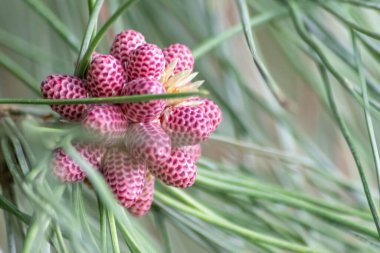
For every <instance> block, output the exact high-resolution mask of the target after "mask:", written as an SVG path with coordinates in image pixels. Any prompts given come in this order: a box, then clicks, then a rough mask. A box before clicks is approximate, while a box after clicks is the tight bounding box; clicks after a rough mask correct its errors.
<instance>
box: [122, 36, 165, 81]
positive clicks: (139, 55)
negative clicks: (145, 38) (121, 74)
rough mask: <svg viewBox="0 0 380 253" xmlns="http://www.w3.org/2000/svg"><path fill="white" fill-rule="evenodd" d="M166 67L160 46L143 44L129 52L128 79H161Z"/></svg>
mask: <svg viewBox="0 0 380 253" xmlns="http://www.w3.org/2000/svg"><path fill="white" fill-rule="evenodd" d="M164 69H165V57H164V54H163V52H162V50H161V48H159V47H158V46H156V45H154V44H149V43H146V44H143V45H141V46H139V47H138V48H136V49H135V50H133V51H132V52H131V53H130V54H129V58H128V63H127V65H126V72H127V77H128V81H132V80H135V79H137V78H140V77H150V78H153V79H159V78H160V77H161V75H162V74H163V72H164Z"/></svg>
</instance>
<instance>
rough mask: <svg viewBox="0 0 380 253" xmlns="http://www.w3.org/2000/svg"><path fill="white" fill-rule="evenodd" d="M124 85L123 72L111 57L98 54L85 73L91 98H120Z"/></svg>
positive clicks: (119, 64)
mask: <svg viewBox="0 0 380 253" xmlns="http://www.w3.org/2000/svg"><path fill="white" fill-rule="evenodd" d="M125 83H126V76H125V71H124V68H123V66H122V65H121V63H120V62H119V60H117V59H116V58H114V57H113V56H112V55H105V54H99V55H96V57H94V58H93V60H92V61H91V64H90V66H89V68H88V71H87V85H88V89H89V91H90V93H91V96H92V97H112V96H120V95H121V91H122V89H123V87H124V85H125Z"/></svg>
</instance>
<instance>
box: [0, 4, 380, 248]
mask: <svg viewBox="0 0 380 253" xmlns="http://www.w3.org/2000/svg"><path fill="white" fill-rule="evenodd" d="M123 2H125V1H121V0H120V1H119V0H105V1H104V4H103V7H102V9H101V11H100V16H99V22H98V23H99V24H98V26H99V27H101V25H102V24H104V22H105V21H106V20H107V19H108V18H109V17H110V16H111V15H112V13H114V12H115V10H116V9H117V8H118V7H119V6H120V4H122V3H123ZM87 4H88V2H87V1H83V0H82V1H78V0H66V1H59V0H56V1H54V0H49V1H47V0H45V1H42V0H18V1H14V0H1V7H0V95H1V97H2V98H12V97H21V98H31V97H35V95H34V94H33V93H32V92H31V91H30V89H28V88H27V86H25V84H24V82H23V81H21V80H20V73H19V72H18V73H16V74H15V73H14V72H15V70H16V69H21V70H22V71H23V73H27V74H28V75H29V76H30V78H29V79H28V80H29V81H30V82H29V83H30V84H31V85H35V86H36V87H38V86H39V82H40V80H42V79H43V78H44V77H45V76H46V75H48V74H51V73H67V74H72V73H73V72H74V68H75V62H76V59H77V55H78V49H79V46H80V41H81V40H82V37H83V35H84V33H85V29H86V26H87V22H88V18H89V12H88V7H87ZM239 6H240V8H239ZM379 9H380V8H379V3H378V2H377V1H374V0H368V1H360V0H358V1H344V0H341V1H340V0H328V1H308V0H298V1H281V0H279V1H276V0H247V1H240V0H239V1H232V0H203V1H202V0H192V1H186V0H179V1H175V0H141V1H138V2H137V3H136V4H134V5H133V6H131V7H130V8H128V10H127V11H126V12H125V13H123V15H122V16H121V17H120V18H119V19H117V20H116V22H115V23H114V25H113V26H111V28H110V29H109V30H108V32H107V34H106V35H105V37H104V38H103V39H102V41H101V43H100V45H99V46H98V47H97V49H96V50H97V51H98V52H101V53H107V52H108V49H109V45H110V44H111V43H112V40H113V37H114V35H115V34H116V33H118V32H120V31H122V30H123V29H135V30H138V31H140V32H142V33H143V34H144V35H145V38H146V40H147V41H148V42H151V43H155V44H157V45H159V46H160V47H162V48H164V47H166V46H168V45H169V44H172V43H177V42H178V43H184V44H187V45H188V46H189V47H190V48H191V49H193V53H194V55H195V57H196V64H195V69H196V71H197V72H199V76H198V79H203V80H205V84H204V89H207V90H209V91H210V97H211V98H212V99H213V100H215V101H217V102H218V104H219V105H220V106H221V108H222V110H223V122H222V124H221V126H220V127H219V129H218V131H217V132H216V133H215V134H214V135H213V137H212V138H211V139H210V140H209V141H208V142H206V143H204V144H203V158H202V159H201V161H200V163H199V164H198V167H199V170H200V171H201V172H200V176H199V178H200V179H199V182H197V183H196V185H195V186H194V187H193V188H192V189H189V190H185V193H184V194H188V195H189V196H191V197H193V198H194V199H196V200H197V201H199V202H201V203H202V205H205V206H207V208H210V209H211V210H213V212H215V213H217V214H218V215H220V216H221V217H223V218H225V219H226V220H228V221H230V222H232V223H233V224H235V225H237V226H240V228H242V227H244V228H246V229H248V230H249V231H254V232H258V233H260V234H262V235H265V236H268V237H270V238H274V239H276V240H281V241H284V242H288V243H290V244H292V245H302V246H304V247H306V248H305V249H304V251H302V249H298V250H297V251H296V248H287V249H286V247H285V249H284V247H282V246H280V244H279V243H271V242H270V241H268V240H266V241H265V240H264V242H263V241H262V240H259V239H252V235H251V234H250V235H251V237H250V236H248V235H247V233H248V232H247V233H246V234H245V233H244V232H242V231H243V230H242V229H240V230H239V229H235V230H234V229H233V228H231V226H227V225H221V226H220V225H218V224H216V223H213V222H209V221H207V219H206V218H205V219H202V218H199V217H197V216H193V215H192V214H189V213H186V212H184V211H183V210H179V209H178V208H177V207H176V206H170V205H169V206H168V209H165V208H163V206H165V203H164V201H163V199H161V198H158V199H157V198H156V199H157V202H156V203H155V207H154V211H152V214H150V215H149V216H148V217H146V218H143V219H141V220H139V221H135V220H133V221H132V223H133V224H134V225H135V226H138V228H139V229H141V230H143V231H145V232H146V233H148V234H149V235H150V237H148V238H149V239H150V238H154V239H153V241H154V242H152V245H153V246H150V247H151V248H154V249H156V250H157V252H168V249H171V252H378V250H379V247H380V246H379V245H380V244H379V236H378V235H377V232H376V229H375V226H374V222H373V220H372V216H376V215H375V214H376V213H377V207H378V205H379V194H378V193H379V182H378V175H379V173H378V171H377V166H376V165H378V164H376V159H377V157H378V154H377V150H376V149H374V146H375V147H376V140H377V139H378V137H377V129H378V127H379V121H378V119H379V116H380V114H379V112H380V110H379V108H380V107H379V106H378V105H379V104H378V103H379V98H380V96H379V95H380V92H379V91H380V86H379V81H378V80H379V77H380V75H379V74H380V73H379V70H378V69H379V68H378V66H379V60H380V48H379V46H378V40H379V39H380V35H378V34H380V31H379V29H380V27H379V26H378V23H379V22H380V17H379V14H378V13H379ZM47 10H48V11H47ZM245 11H248V12H245ZM41 13H42V14H41ZM46 13H47V14H48V15H47V16H46ZM245 14H249V16H247V15H246V16H244V15H245ZM52 17H53V18H52ZM297 18H298V19H297ZM249 19H251V23H249ZM52 20H53V21H52ZM297 22H298V23H297ZM52 23H53V25H52ZM250 25H252V28H253V29H252V32H253V34H252V35H251V34H250V32H249V31H250V29H249V26H250ZM297 25H298V27H297ZM244 28H246V30H245V33H244V31H243V30H244ZM296 28H298V29H296ZM57 29H58V32H57ZM59 31H61V34H60V32H59ZM64 38H65V39H64ZM251 39H252V40H251ZM65 40H66V41H65ZM67 41H70V43H71V45H72V46H70V43H67ZM353 42H356V43H357V44H358V46H357V48H355V44H354V45H353ZM249 46H250V47H249ZM75 48H76V49H75ZM249 48H251V50H250V49H249ZM359 52H360V54H359ZM253 59H254V60H255V61H254V60H253ZM9 60H10V61H11V64H10V61H9ZM15 64H16V65H17V66H16V67H15ZM9 70H11V71H9ZM259 70H261V71H259ZM12 71H13V73H12ZM262 73H264V76H263V75H262ZM324 73H327V76H328V78H329V80H330V82H329V83H328V82H327V83H326V79H323V77H324ZM360 74H362V76H361V75H360ZM21 76H22V75H21ZM23 76H25V75H23ZM17 77H18V78H17ZM324 81H325V82H324ZM367 86H368V88H367V89H368V93H367V91H365V90H364V94H367V95H368V99H369V100H370V102H369V103H370V105H367V109H368V110H367V112H365V111H364V110H363V108H365V106H363V104H365V103H366V102H365V100H363V97H362V94H363V87H367ZM327 87H331V88H332V89H333V99H334V101H335V103H336V105H337V106H338V110H339V111H338V112H336V111H334V110H333V106H331V101H329V100H328V99H329V96H328V95H329V91H328V89H327ZM3 106H4V105H3ZM16 108H20V110H21V111H25V113H26V114H28V113H31V114H32V115H33V113H36V112H37V113H36V114H37V115H41V114H48V113H49V112H50V109H49V107H48V106H32V105H26V106H20V107H16ZM2 109H3V110H4V111H5V110H7V107H2ZM29 109H31V110H32V112H30V111H28V110H29ZM337 113H338V114H337ZM365 113H367V118H366V117H365ZM368 115H369V117H370V118H371V120H370V122H368ZM339 120H341V121H339ZM342 121H343V122H344V124H343V125H345V127H346V128H345V127H343V128H342V125H339V122H340V123H341V122H342ZM371 121H372V122H371ZM345 130H347V131H348V132H349V134H348V136H347V135H344V134H342V133H344V132H345ZM371 131H372V132H373V135H371V134H369V132H371ZM29 134H30V135H33V133H29ZM25 135H26V136H27V138H28V131H26V133H25ZM29 139H30V138H29ZM29 139H28V140H29ZM347 140H348V142H350V141H351V143H353V149H352V147H351V149H350V147H349V146H348V145H347ZM371 141H372V142H371ZM31 144H32V145H35V146H36V147H37V146H38V145H39V143H38V142H32V141H31ZM371 144H372V145H371ZM41 145H42V144H41ZM36 149H38V150H40V149H39V148H36ZM41 150H44V149H43V148H42V149H41ZM352 151H356V154H357V157H355V158H356V159H355V160H354V159H353V156H352ZM46 152H47V151H46ZM42 156H43V154H40V156H39V157H42ZM358 161H359V168H362V169H363V171H364V174H365V175H366V177H365V178H364V179H363V177H360V175H359V173H358ZM360 165H361V166H360ZM210 171H211V172H214V173H215V175H218V176H220V177H221V178H217V177H215V178H211V176H210V178H211V179H212V180H215V181H212V182H214V183H215V185H214V184H212V183H210V182H211V181H208V180H209V179H210V178H209V177H208V176H207V175H208V174H207V173H210ZM211 179H210V180H211ZM228 179H236V181H235V182H232V181H228ZM240 179H244V180H246V181H244V180H243V181H244V182H246V185H245V186H244V187H245V188H243V189H240V188H239V187H243V186H241V185H238V183H237V181H240ZM46 180H50V181H49V183H50V184H51V185H53V187H54V181H52V180H51V178H49V179H46ZM221 182H223V183H225V184H226V185H223V184H222V183H221ZM363 182H366V183H368V184H369V187H368V189H369V190H370V192H371V194H372V196H370V197H371V198H370V199H371V200H372V202H373V203H374V208H375V209H374V210H372V216H371V212H370V210H369V208H368V204H367V202H368V198H369V196H368V194H367V196H366V195H365V193H364V191H363V187H362V185H363ZM217 183H220V184H219V185H218V186H217ZM233 187H237V188H233ZM255 187H257V189H255V190H257V191H258V192H262V193H265V194H268V195H265V197H263V195H260V194H256V195H254V194H253V193H252V192H251V191H250V190H252V191H253V188H255ZM266 187H267V188H266ZM271 187H273V188H271ZM83 188H85V186H84V187H83ZM14 189H15V192H16V193H17V196H18V197H17V198H18V203H17V206H19V207H20V209H22V210H25V211H27V213H30V214H32V213H33V211H35V210H34V208H33V205H31V206H28V205H24V204H23V202H22V201H23V200H24V199H28V197H27V196H26V197H25V196H23V194H22V193H21V191H20V190H19V189H18V188H17V186H14ZM236 189H238V190H236ZM239 189H240V190H241V191H239ZM71 190H72V189H71V188H70V187H69V189H68V191H69V192H70V191H71ZM277 190H280V191H285V192H282V193H281V194H282V195H281V194H280V193H279V192H278V191H277ZM83 191H84V193H83V194H84V199H85V201H84V203H85V206H86V208H87V210H90V211H89V214H87V215H88V216H86V217H87V218H88V219H89V223H90V224H91V225H90V227H97V225H98V224H97V223H98V216H97V215H95V214H94V213H96V210H97V204H96V201H95V198H94V195H93V194H92V193H91V192H89V191H88V190H83ZM162 192H163V193H165V194H167V195H168V196H171V197H173V196H174V195H172V194H173V193H170V191H168V190H167V189H164V188H163V190H162ZM297 194H302V196H303V197H305V199H303V198H301V197H300V196H298V195H297ZM70 196H71V195H70V194H65V195H64V196H63V197H62V201H61V202H60V203H61V204H62V205H65V203H67V202H70V201H71V197H70ZM186 196H187V195H186ZM271 196H273V197H271ZM283 196H285V197H283ZM173 198H174V199H177V198H176V197H173ZM282 198H284V199H287V198H290V199H291V200H292V201H293V202H292V201H290V200H289V201H282V200H281V199H282ZM308 198H311V200H310V199H308ZM300 199H302V201H301V203H299V202H297V200H300ZM177 200H180V198H178V199H177ZM314 200H315V201H317V202H315V201H314ZM318 201H320V202H318ZM184 203H185V204H186V205H188V203H186V201H184ZM324 204H326V205H327V206H328V207H329V208H327V207H326V206H324ZM308 205H311V206H312V208H311V207H310V206H308ZM70 207H72V206H68V207H66V208H68V212H70ZM157 210H158V211H157ZM318 210H319V211H318ZM344 210H347V213H344ZM342 212H343V213H342ZM153 213H154V214H156V213H158V214H160V215H163V216H160V217H161V218H157V216H155V215H154V214H153ZM176 215H177V216H176ZM178 215H179V216H178ZM0 217H3V216H2V215H1V216H0ZM204 217H206V216H204ZM363 217H365V218H363ZM375 218H376V217H375ZM131 219H134V218H131ZM157 219H162V220H163V222H164V223H166V226H167V228H168V229H167V231H166V232H165V234H166V235H167V237H168V238H169V242H168V240H166V237H165V234H164V233H163V232H162V231H163V228H162V224H160V223H157ZM340 219H342V220H340ZM53 220H54V219H53ZM61 222H62V221H61ZM222 223H223V222H222ZM57 224H60V222H57ZM357 225H358V226H359V227H358V226H357ZM193 226H195V228H194V227H193ZM0 228H1V229H0V235H1V236H0V248H2V249H4V250H5V249H6V245H7V232H6V230H5V227H4V220H0ZM25 229H26V228H25ZM189 231H190V232H189ZM239 231H240V232H239ZM97 232H98V231H95V232H94V233H95V234H96V233H97ZM84 237H86V236H84ZM95 237H96V238H97V235H96V236H95ZM121 237H122V236H121ZM87 239H88V238H87ZM149 239H148V241H149ZM67 243H68V244H69V245H70V243H71V242H70V240H68V242H67ZM21 244H22V243H21ZM127 244H128V243H127ZM156 245H159V246H157V248H156V247H155V246H156ZM121 247H122V252H125V250H127V247H126V246H125V245H124V244H123V243H121ZM41 248H42V247H41ZM307 250H310V251H307ZM312 250H316V251H312ZM317 250H319V251H317ZM41 251H42V250H41ZM36 252H37V251H36ZM46 252H47V251H46ZM53 252H54V251H53ZM148 252H149V250H148Z"/></svg>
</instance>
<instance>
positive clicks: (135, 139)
mask: <svg viewBox="0 0 380 253" xmlns="http://www.w3.org/2000/svg"><path fill="white" fill-rule="evenodd" d="M125 145H126V148H127V151H128V153H129V154H130V155H131V156H132V157H133V158H134V159H135V160H136V161H138V162H141V163H144V164H147V165H150V164H156V163H160V162H164V161H166V160H167V159H168V157H169V156H170V152H171V142H170V138H169V136H168V135H167V134H166V133H165V131H164V130H163V129H162V128H161V126H160V124H159V122H150V123H135V124H131V125H130V126H129V127H128V130H127V134H126V137H125Z"/></svg>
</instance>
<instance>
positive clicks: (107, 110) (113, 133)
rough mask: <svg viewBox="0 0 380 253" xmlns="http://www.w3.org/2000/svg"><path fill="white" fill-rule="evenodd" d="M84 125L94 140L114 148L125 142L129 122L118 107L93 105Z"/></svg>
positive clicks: (83, 122) (84, 120)
mask: <svg viewBox="0 0 380 253" xmlns="http://www.w3.org/2000/svg"><path fill="white" fill-rule="evenodd" d="M82 125H83V127H84V129H86V130H87V131H88V132H89V133H91V134H93V136H94V139H96V140H99V141H103V143H102V144H103V145H106V146H112V145H117V144H120V143H122V142H123V140H124V135H125V132H126V130H127V127H128V120H127V118H126V117H125V115H124V113H123V111H122V110H121V108H120V107H119V106H118V105H112V104H103V105H91V106H90V108H89V110H88V113H87V115H86V116H85V117H84V119H83V121H82Z"/></svg>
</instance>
